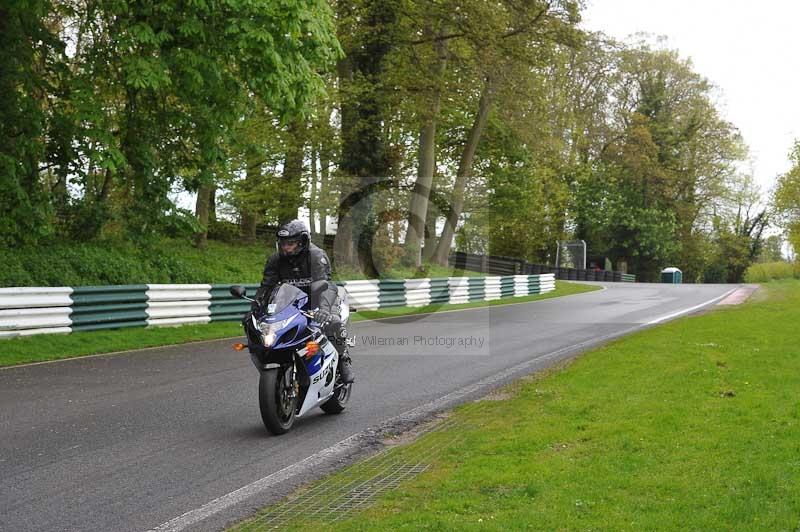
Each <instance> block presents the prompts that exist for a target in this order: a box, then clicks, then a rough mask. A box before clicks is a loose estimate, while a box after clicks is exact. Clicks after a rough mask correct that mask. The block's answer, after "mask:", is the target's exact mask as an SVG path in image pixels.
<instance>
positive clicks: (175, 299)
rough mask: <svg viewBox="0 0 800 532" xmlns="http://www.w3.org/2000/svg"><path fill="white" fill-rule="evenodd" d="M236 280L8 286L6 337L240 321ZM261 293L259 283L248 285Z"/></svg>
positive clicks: (401, 296) (437, 285) (499, 284)
mask: <svg viewBox="0 0 800 532" xmlns="http://www.w3.org/2000/svg"><path fill="white" fill-rule="evenodd" d="M341 284H342V285H343V286H344V288H345V290H347V293H348V298H349V301H350V306H351V308H353V309H357V310H377V309H380V308H390V307H398V306H411V307H420V306H426V305H430V304H442V303H468V302H473V301H484V300H495V299H500V298H508V297H515V296H526V295H530V294H540V293H545V292H550V291H552V290H555V276H554V275H553V274H552V273H549V274H536V275H505V276H488V277H447V278H434V279H389V280H380V281H378V280H364V281H344V282H342V283H341ZM229 288H230V286H229V285H221V284H220V285H210V284H148V285H123V286H82V287H77V288H72V287H42V288H28V287H25V288H0V338H3V337H13V336H25V335H31V334H42V333H68V332H72V331H91V330H97V329H119V328H123V327H144V326H165V325H182V324H187V323H207V322H209V321H238V320H240V319H241V318H242V316H243V315H244V313H245V312H247V311H248V310H249V308H250V303H249V302H248V301H245V300H241V299H238V298H234V297H233V296H231V295H230V293H229V291H228V290H229ZM245 288H247V291H248V293H249V294H250V295H254V294H255V291H256V289H257V288H258V285H253V284H251V285H245Z"/></svg>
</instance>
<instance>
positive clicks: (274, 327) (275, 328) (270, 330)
mask: <svg viewBox="0 0 800 532" xmlns="http://www.w3.org/2000/svg"><path fill="white" fill-rule="evenodd" d="M293 319H294V316H292V317H290V318H286V319H285V320H281V321H276V322H273V323H266V322H261V323H259V324H258V328H259V329H260V330H261V340H262V341H263V342H264V346H265V347H272V344H274V343H275V340H277V338H278V333H279V332H280V330H281V329H283V328H284V327H286V326H287V325H289V322H291V321H292V320H293Z"/></svg>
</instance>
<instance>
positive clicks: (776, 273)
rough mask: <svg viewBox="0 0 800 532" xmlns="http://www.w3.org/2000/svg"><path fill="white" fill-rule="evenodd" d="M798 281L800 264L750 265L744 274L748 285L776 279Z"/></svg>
mask: <svg viewBox="0 0 800 532" xmlns="http://www.w3.org/2000/svg"><path fill="white" fill-rule="evenodd" d="M792 277H794V278H796V279H800V262H795V263H791V262H785V261H780V262H764V263H757V264H753V265H751V266H750V267H749V268H747V271H746V272H745V274H744V280H745V281H746V282H748V283H766V282H769V281H775V280H777V279H791V278H792Z"/></svg>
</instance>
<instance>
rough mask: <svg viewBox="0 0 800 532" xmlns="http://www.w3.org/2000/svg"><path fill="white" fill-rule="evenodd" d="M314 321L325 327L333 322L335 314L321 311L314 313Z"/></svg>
mask: <svg viewBox="0 0 800 532" xmlns="http://www.w3.org/2000/svg"><path fill="white" fill-rule="evenodd" d="M314 321H316V322H317V323H319V324H320V325H321V326H323V327H325V326H326V325H328V324H330V323H331V322H332V321H333V314H331V313H330V312H328V311H327V310H323V309H319V310H317V311H316V312H315V313H314Z"/></svg>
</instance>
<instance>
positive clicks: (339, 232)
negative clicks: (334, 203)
mask: <svg viewBox="0 0 800 532" xmlns="http://www.w3.org/2000/svg"><path fill="white" fill-rule="evenodd" d="M336 71H337V74H338V76H339V87H340V89H341V88H343V87H346V86H349V85H351V84H352V83H353V63H352V61H351V60H350V58H349V57H345V58H344V59H342V60H340V61H339V62H338V63H337V64H336ZM340 111H341V121H342V152H343V153H342V160H341V161H340V162H339V168H342V170H343V171H346V170H344V168H345V164H344V161H345V158H346V157H347V152H348V149H347V148H346V145H347V143H348V140H347V139H349V137H350V136H352V135H355V131H354V130H355V125H356V122H357V120H358V118H357V116H356V108H355V104H354V103H352V102H349V101H347V99H345V98H343V99H342V105H341V108H340ZM348 170H349V168H348ZM352 180H353V178H352V176H350V175H343V176H341V179H340V181H341V193H340V195H339V207H338V210H337V213H336V218H337V221H336V240H335V241H334V247H333V249H334V259H333V260H334V261H336V263H337V264H343V265H355V263H356V260H355V246H354V245H353V223H352V219H351V214H350V211H349V209H347V208H346V206H347V199H348V197H349V195H350V193H351V191H352V189H353V186H352Z"/></svg>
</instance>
